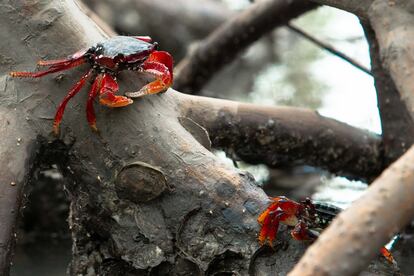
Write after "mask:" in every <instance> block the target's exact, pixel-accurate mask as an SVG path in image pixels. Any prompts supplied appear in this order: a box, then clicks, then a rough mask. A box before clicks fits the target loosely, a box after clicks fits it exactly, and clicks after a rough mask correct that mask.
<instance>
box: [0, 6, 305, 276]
mask: <svg viewBox="0 0 414 276" xmlns="http://www.w3.org/2000/svg"><path fill="white" fill-rule="evenodd" d="M0 38H1V39H0V41H2V43H0V57H1V63H2V64H1V69H0V73H1V76H2V77H1V80H2V82H1V87H2V95H1V102H0V107H1V109H0V110H1V115H0V116H1V117H2V118H6V117H7V118H8V116H12V117H11V118H12V119H13V120H12V119H9V120H8V121H9V124H7V118H6V121H2V130H3V129H5V130H7V131H4V132H3V131H2V132H1V138H2V139H1V140H2V144H1V145H2V148H1V153H3V152H6V153H7V155H3V154H2V155H1V156H2V158H3V156H9V159H7V160H3V159H2V160H1V161H2V167H3V168H7V170H5V172H4V173H3V170H2V174H1V177H2V183H6V184H7V186H6V188H5V189H6V190H5V191H7V193H8V194H7V196H10V200H11V201H12V205H14V206H17V204H18V203H19V202H20V201H19V197H18V196H17V195H16V191H17V190H13V189H14V188H18V189H19V191H20V190H21V184H20V183H24V180H23V177H24V176H25V175H26V174H28V172H29V170H28V168H25V165H24V164H25V163H26V160H27V159H28V157H29V156H31V155H32V154H36V151H34V150H29V148H26V147H25V146H23V145H24V143H26V142H27V143H29V141H33V139H34V138H33V137H39V138H38V139H39V140H38V141H39V143H40V145H41V146H40V149H39V153H41V155H42V156H44V158H42V162H53V163H56V164H57V165H58V166H59V168H60V169H61V170H62V171H63V173H64V175H65V177H67V178H69V179H71V180H72V181H71V182H72V183H69V184H68V185H67V190H68V193H69V195H70V197H71V199H72V205H71V216H70V226H71V230H72V234H73V240H74V244H73V251H74V256H73V262H72V265H71V273H72V274H76V275H77V274H87V273H92V274H94V273H96V274H99V273H100V274H104V275H105V274H107V275H125V274H127V273H130V274H135V275H139V274H140V273H141V272H144V271H145V272H150V271H152V273H154V274H157V271H161V270H164V269H165V270H171V271H176V272H177V271H178V272H179V271H194V270H199V271H201V272H202V273H205V272H208V273H210V274H215V273H216V272H230V271H234V270H236V271H238V273H240V274H246V273H247V271H248V270H249V269H256V267H258V266H260V267H261V271H267V272H269V273H270V269H272V267H271V266H270V265H269V264H268V263H269V260H271V259H273V256H271V255H265V256H260V260H259V259H258V258H256V257H257V256H256V255H258V254H259V253H257V254H255V252H256V251H257V250H258V249H259V245H258V243H257V240H256V233H257V231H258V225H257V223H256V216H257V215H258V214H259V212H260V211H261V210H263V209H264V207H265V205H266V204H267V197H266V195H265V194H264V193H263V191H262V190H261V189H260V188H257V187H256V185H255V184H254V179H253V178H252V177H251V176H250V175H249V174H248V173H245V172H242V171H238V170H234V169H232V168H228V167H226V166H225V165H223V164H222V163H221V162H220V161H219V160H217V159H216V157H215V156H214V155H213V154H212V153H211V152H209V151H208V150H207V149H206V148H204V147H203V146H202V145H200V144H199V143H198V142H197V141H196V140H195V139H194V138H193V137H192V135H191V134H190V133H189V132H187V131H186V130H185V129H184V128H183V127H182V126H181V125H180V122H179V119H178V118H179V117H180V116H179V114H178V111H177V110H178V107H177V103H176V102H177V100H176V95H175V94H174V93H175V92H174V91H173V90H170V91H167V92H166V93H164V94H162V95H154V96H151V97H146V98H144V99H139V100H136V102H135V103H134V104H133V105H131V106H129V107H127V108H122V109H114V110H112V109H111V110H110V109H107V108H103V107H98V106H97V107H96V109H97V117H98V121H97V124H98V128H99V130H100V132H99V134H96V133H94V132H92V131H91V130H90V128H89V127H88V124H87V123H86V120H85V116H84V109H85V102H86V97H85V96H86V95H85V94H84V93H83V94H80V95H78V96H77V97H75V98H74V99H73V100H72V101H71V103H70V104H69V106H68V107H67V110H66V113H65V116H64V119H63V122H62V127H61V136H60V137H59V139H55V138H54V137H53V136H52V135H51V134H50V132H51V126H52V119H53V115H54V112H55V110H56V106H57V104H58V103H59V102H60V101H61V100H62V98H63V95H64V94H65V92H66V91H68V90H69V87H71V86H72V85H73V83H74V82H75V81H76V80H77V79H78V78H80V76H81V73H83V72H84V71H85V70H87V66H82V67H81V68H79V69H76V70H72V71H70V72H69V71H68V72H64V73H61V74H57V76H55V77H53V76H50V77H45V78H42V79H37V80H29V79H24V80H22V79H12V78H10V77H8V75H7V74H8V72H9V71H10V70H12V69H13V70H28V69H34V67H35V66H34V64H36V62H37V60H38V59H39V58H49V59H52V58H59V57H62V56H66V55H68V54H70V53H73V52H75V51H77V50H78V49H81V48H84V47H86V46H88V45H91V44H93V43H95V42H97V41H100V40H102V39H103V38H104V34H103V33H101V32H100V31H99V30H98V29H97V28H96V25H94V24H93V23H92V22H91V21H90V19H89V18H87V17H86V16H84V15H83V14H82V13H81V12H80V11H79V9H78V7H77V6H76V4H74V2H72V1H69V0H68V1H41V2H39V1H25V2H16V1H4V2H3V3H2V8H1V9H0ZM11 49H13V51H11ZM133 74H134V73H132V72H131V73H130V74H128V73H125V74H122V76H121V77H120V83H121V89H122V90H124V91H125V90H127V91H128V90H129V91H131V90H132V91H133V90H135V89H137V88H138V87H140V86H141V85H142V83H143V80H142V79H141V80H140V79H139V78H138V77H137V76H136V75H133ZM26 117H27V120H26V119H25V118H26ZM18 138H21V140H19V141H21V143H20V146H17V145H16V143H17V142H18V140H16V139H18ZM18 150H21V151H22V153H21V154H18V155H17V154H15V153H16V151H18ZM12 154H13V155H12ZM3 164H5V165H3ZM31 164H34V163H31ZM127 165H129V166H127ZM3 180H4V181H3ZM13 180H14V181H15V183H16V186H10V185H9V183H11V182H13ZM156 183H158V184H160V183H161V184H162V183H164V185H161V184H160V185H154V184H156ZM140 185H141V186H140ZM142 185H144V186H142ZM152 186H155V187H156V189H155V190H151V189H149V191H148V187H152ZM122 187H128V189H130V191H135V192H136V191H138V192H139V191H140V190H142V191H143V192H146V193H148V194H149V196H148V197H147V198H146V199H145V198H144V199H140V200H138V199H136V198H134V197H131V196H130V194H128V193H125V190H123V189H122ZM12 188H13V189H12ZM10 190H11V192H9V191H10ZM2 191H3V190H2ZM131 193H132V192H131ZM151 197H153V199H151V200H149V201H146V202H144V201H145V200H148V199H150V198H151ZM1 202H2V204H3V203H7V202H6V201H5V198H4V197H2V200H1ZM2 207H3V206H2ZM6 207H7V206H6ZM1 210H2V212H3V211H4V210H7V209H5V208H2V209H1ZM16 213H17V211H15V212H14V213H13V214H16ZM2 216H3V213H2ZM5 216H9V215H8V213H7V212H6V213H5ZM6 219H8V218H6ZM13 220H15V216H13V217H12V218H11V219H10V220H9V223H10V224H9V225H10V227H9V228H7V229H5V231H4V236H5V237H6V238H5V241H6V242H7V243H4V246H7V248H4V247H2V248H1V249H2V251H1V252H2V254H4V253H5V252H10V251H9V250H8V249H9V244H10V243H8V241H10V238H9V237H10V235H12V234H13V232H12V229H11V227H12V226H13V225H14V223H13ZM5 221H6V220H5ZM2 227H3V224H2ZM286 238H287V235H285V239H286ZM280 239H281V240H283V236H282V235H281V236H280ZM2 245H3V244H2ZM304 248H305V245H303V244H300V243H293V244H291V245H290V246H289V248H288V249H287V250H286V254H287V256H296V257H295V258H296V259H297V258H298V256H300V255H301V254H302V253H303V251H304ZM282 260H283V259H280V261H282ZM7 261H8V260H7ZM293 265H294V263H293V262H292V261H286V262H283V264H282V266H280V267H278V268H277V269H278V271H280V272H281V273H286V272H287V271H288V270H289V269H290V268H291V267H292V266H293ZM5 269H6V268H5V267H2V271H1V274H3V275H4V274H7V273H6V270H5ZM3 272H4V273H3ZM178 272H177V273H178Z"/></svg>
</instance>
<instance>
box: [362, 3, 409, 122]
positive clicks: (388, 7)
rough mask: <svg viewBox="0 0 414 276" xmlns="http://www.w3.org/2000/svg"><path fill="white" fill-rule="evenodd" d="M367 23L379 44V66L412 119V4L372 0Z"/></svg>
mask: <svg viewBox="0 0 414 276" xmlns="http://www.w3.org/2000/svg"><path fill="white" fill-rule="evenodd" d="M368 16H369V20H370V23H371V24H372V28H373V29H374V31H375V35H376V38H377V40H378V44H379V50H380V53H381V59H382V64H383V66H384V68H385V69H386V70H387V71H388V72H389V73H390V75H391V77H392V79H393V80H394V82H395V84H396V87H397V89H398V91H399V93H400V97H401V99H402V100H403V101H404V103H405V104H406V106H407V109H408V112H409V113H410V115H411V118H412V119H414V95H413V87H414V70H412V68H414V55H413V54H412V53H413V52H414V49H413V46H412V43H411V40H409V39H407V37H412V36H413V35H414V2H412V1H395V2H393V1H391V2H389V1H374V2H373V4H372V6H371V8H370V10H369V13H368Z"/></svg>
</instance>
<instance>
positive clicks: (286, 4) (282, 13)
mask: <svg viewBox="0 0 414 276" xmlns="http://www.w3.org/2000/svg"><path fill="white" fill-rule="evenodd" d="M316 7H317V5H316V4H313V3H309V2H308V1H305V0H293V1H284V0H263V1H259V2H257V3H254V4H252V5H251V6H250V7H249V8H248V9H246V10H245V11H243V12H242V13H240V14H239V15H237V16H235V17H233V18H232V19H230V20H229V21H228V22H226V23H225V24H223V25H221V26H220V27H219V28H218V29H217V30H215V31H214V32H213V33H212V34H210V35H209V36H208V37H207V38H206V39H204V40H203V41H201V42H200V43H199V44H198V46H197V48H196V49H195V50H194V51H192V52H190V53H189V55H188V56H187V57H186V58H185V59H183V60H182V61H181V62H180V63H179V64H178V65H177V67H176V71H177V77H176V79H175V81H174V88H175V89H177V90H180V91H183V92H186V93H190V94H191V93H194V92H195V91H198V90H200V89H201V87H203V86H204V85H205V84H206V83H207V82H208V80H210V78H211V77H212V76H213V75H214V73H215V72H217V71H219V70H220V69H221V68H222V67H223V66H224V65H226V64H227V63H229V62H230V61H232V60H233V59H234V58H235V57H236V56H237V55H238V54H240V53H241V52H242V51H243V50H244V49H246V48H247V46H249V45H250V44H251V43H253V42H254V41H256V40H257V39H259V38H260V37H262V36H263V35H265V34H266V33H268V32H269V31H271V30H273V29H274V28H276V27H278V26H282V25H284V24H286V23H287V22H288V21H289V20H291V19H293V18H295V17H297V16H299V15H301V14H303V13H305V12H307V11H309V10H312V9H314V8H316Z"/></svg>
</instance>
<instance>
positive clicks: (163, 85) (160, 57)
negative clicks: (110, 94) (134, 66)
mask: <svg viewBox="0 0 414 276" xmlns="http://www.w3.org/2000/svg"><path fill="white" fill-rule="evenodd" d="M172 67H173V59H172V57H171V55H170V54H169V53H168V52H164V51H154V52H153V53H151V55H150V56H149V57H148V58H147V60H146V61H145V62H144V63H143V65H142V69H143V70H144V72H146V73H149V74H151V75H153V76H154V77H155V80H154V81H153V82H150V83H149V84H147V85H145V86H144V87H142V88H141V89H140V90H139V91H138V92H127V93H125V95H127V96H128V97H131V98H138V97H141V96H144V95H148V94H156V93H159V92H162V91H165V90H166V89H168V88H169V87H170V86H171V85H172V83H173V69H172Z"/></svg>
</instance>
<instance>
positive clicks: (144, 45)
mask: <svg viewBox="0 0 414 276" xmlns="http://www.w3.org/2000/svg"><path fill="white" fill-rule="evenodd" d="M100 46H101V47H102V48H101V49H99V50H102V52H101V53H100V54H102V55H103V56H104V57H107V58H115V57H116V56H117V55H119V54H122V55H124V56H125V57H128V56H131V55H137V54H142V55H143V56H148V55H149V54H150V53H151V52H153V51H154V44H151V43H148V42H145V41H142V40H139V39H136V38H134V37H130V36H116V37H113V38H110V39H108V40H106V41H104V42H102V43H100V44H98V45H97V47H96V48H99V47H100ZM97 50H98V49H97Z"/></svg>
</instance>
